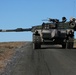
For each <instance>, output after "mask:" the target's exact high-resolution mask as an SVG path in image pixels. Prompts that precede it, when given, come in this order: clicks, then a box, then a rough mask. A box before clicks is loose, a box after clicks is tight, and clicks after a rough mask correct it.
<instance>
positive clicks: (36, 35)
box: [32, 17, 76, 49]
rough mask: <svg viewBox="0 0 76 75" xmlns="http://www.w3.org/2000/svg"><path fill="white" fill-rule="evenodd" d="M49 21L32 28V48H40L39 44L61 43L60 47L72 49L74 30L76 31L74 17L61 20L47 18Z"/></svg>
mask: <svg viewBox="0 0 76 75" xmlns="http://www.w3.org/2000/svg"><path fill="white" fill-rule="evenodd" d="M48 21H49V22H46V23H44V22H43V23H42V25H40V26H35V27H33V28H32V32H33V48H34V49H40V48H41V45H48V44H50V45H61V46H62V48H68V49H72V48H73V44H74V31H76V19H75V18H72V19H70V21H67V19H66V17H62V21H59V20H58V19H51V18H49V20H48Z"/></svg>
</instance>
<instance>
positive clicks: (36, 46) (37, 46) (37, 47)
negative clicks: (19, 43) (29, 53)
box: [33, 43, 41, 49]
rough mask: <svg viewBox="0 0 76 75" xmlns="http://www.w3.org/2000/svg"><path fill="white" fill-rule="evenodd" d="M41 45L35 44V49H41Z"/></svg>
mask: <svg viewBox="0 0 76 75" xmlns="http://www.w3.org/2000/svg"><path fill="white" fill-rule="evenodd" d="M40 48H41V44H40V43H33V49H40Z"/></svg>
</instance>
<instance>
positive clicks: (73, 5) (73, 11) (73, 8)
mask: <svg viewBox="0 0 76 75" xmlns="http://www.w3.org/2000/svg"><path fill="white" fill-rule="evenodd" d="M75 4H76V3H75V1H74V2H73V17H75Z"/></svg>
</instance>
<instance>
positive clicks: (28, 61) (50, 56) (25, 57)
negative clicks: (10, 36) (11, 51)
mask: <svg viewBox="0 0 76 75" xmlns="http://www.w3.org/2000/svg"><path fill="white" fill-rule="evenodd" d="M17 55H18V56H17ZM2 75H76V49H70V50H69V49H61V48H60V47H54V46H48V47H47V48H46V47H45V46H43V48H42V49H38V50H33V48H32V43H27V44H26V45H24V46H23V47H21V48H20V52H19V50H18V52H17V54H16V56H14V58H13V60H12V62H10V64H8V67H7V68H6V70H5V73H4V74H2Z"/></svg>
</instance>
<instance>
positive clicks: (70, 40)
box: [67, 37, 74, 49]
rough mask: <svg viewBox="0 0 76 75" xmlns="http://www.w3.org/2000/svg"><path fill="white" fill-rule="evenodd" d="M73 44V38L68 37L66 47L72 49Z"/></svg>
mask: <svg viewBox="0 0 76 75" xmlns="http://www.w3.org/2000/svg"><path fill="white" fill-rule="evenodd" d="M73 45H74V39H73V38H72V37H69V38H68V42H67V48H68V49H72V48H73Z"/></svg>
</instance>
